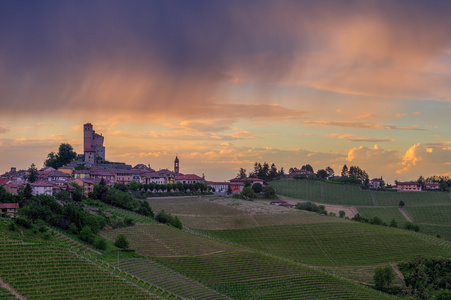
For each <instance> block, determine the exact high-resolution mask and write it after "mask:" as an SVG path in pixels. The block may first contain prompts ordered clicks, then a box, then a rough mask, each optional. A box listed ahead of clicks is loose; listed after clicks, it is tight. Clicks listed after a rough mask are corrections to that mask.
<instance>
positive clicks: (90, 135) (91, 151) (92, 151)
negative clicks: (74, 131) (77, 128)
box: [83, 123, 105, 165]
mask: <svg viewBox="0 0 451 300" xmlns="http://www.w3.org/2000/svg"><path fill="white" fill-rule="evenodd" d="M92 128H93V127H92V124H91V123H86V124H85V125H83V143H84V153H85V163H87V164H90V165H93V164H95V163H98V162H103V161H105V147H104V146H103V142H104V138H103V136H102V135H101V134H97V133H96V132H95V131H94V130H93V129H92Z"/></svg>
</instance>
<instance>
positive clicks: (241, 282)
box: [156, 252, 390, 299]
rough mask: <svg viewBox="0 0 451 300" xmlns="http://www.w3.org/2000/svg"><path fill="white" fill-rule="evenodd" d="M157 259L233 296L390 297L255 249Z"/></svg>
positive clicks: (303, 297) (270, 297)
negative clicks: (254, 250)
mask: <svg viewBox="0 0 451 300" xmlns="http://www.w3.org/2000/svg"><path fill="white" fill-rule="evenodd" d="M156 260H157V261H159V262H160V263H162V264H164V265H166V266H167V267H170V268H172V269H174V270H176V271H178V272H180V273H182V274H184V275H186V276H189V277H191V278H193V279H195V280H198V281H200V282H202V283H204V284H205V285H207V286H209V287H211V288H214V289H216V290H217V291H219V292H220V293H223V294H225V295H227V296H229V297H231V298H234V299H390V297H388V296H386V295H383V294H381V293H379V292H377V291H374V290H371V289H368V288H366V287H364V286H361V285H358V284H356V283H352V282H350V281H346V280H343V279H340V278H338V277H334V276H331V275H328V274H325V273H322V272H320V271H317V270H315V269H312V268H308V267H304V266H301V265H299V264H296V263H293V262H288V261H283V260H280V259H277V258H274V257H270V256H266V255H262V254H258V253H255V252H238V253H235V252H224V253H217V254H211V255H202V256H190V257H158V258H156Z"/></svg>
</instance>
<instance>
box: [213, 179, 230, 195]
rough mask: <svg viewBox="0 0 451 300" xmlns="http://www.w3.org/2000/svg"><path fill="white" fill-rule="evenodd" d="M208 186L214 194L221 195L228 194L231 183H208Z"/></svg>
mask: <svg viewBox="0 0 451 300" xmlns="http://www.w3.org/2000/svg"><path fill="white" fill-rule="evenodd" d="M207 185H208V187H209V188H210V189H211V191H212V192H213V193H221V192H225V193H227V192H228V190H229V186H230V183H228V182H213V181H208V182H207Z"/></svg>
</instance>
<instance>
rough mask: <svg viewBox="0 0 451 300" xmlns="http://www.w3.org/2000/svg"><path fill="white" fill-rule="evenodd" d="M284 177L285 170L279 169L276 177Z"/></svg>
mask: <svg viewBox="0 0 451 300" xmlns="http://www.w3.org/2000/svg"><path fill="white" fill-rule="evenodd" d="M284 175H285V170H284V169H283V167H282V168H280V170H279V172H277V176H278V177H283V176H284Z"/></svg>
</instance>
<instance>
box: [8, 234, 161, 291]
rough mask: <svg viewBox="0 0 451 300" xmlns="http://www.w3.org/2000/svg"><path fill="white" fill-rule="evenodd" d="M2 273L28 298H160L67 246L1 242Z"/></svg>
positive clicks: (9, 282)
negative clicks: (78, 254)
mask: <svg viewBox="0 0 451 300" xmlns="http://www.w3.org/2000/svg"><path fill="white" fill-rule="evenodd" d="M0 257H1V258H2V259H1V260H0V277H1V278H2V279H3V280H4V281H5V282H6V283H8V284H9V285H10V286H11V287H13V288H14V289H15V290H16V291H17V292H18V293H19V294H21V295H23V296H24V297H26V298H28V299H125V298H126V299H158V297H157V296H156V295H152V294H151V293H150V292H148V291H146V290H144V289H142V288H140V287H138V286H136V285H134V284H132V283H131V282H130V281H127V280H124V279H121V278H119V277H117V276H115V275H113V274H112V273H110V272H108V271H106V270H105V269H103V268H101V267H99V266H97V265H95V264H93V263H92V262H90V261H88V260H86V259H84V258H82V257H79V256H76V255H75V254H74V253H72V252H70V251H68V250H67V249H65V248H62V247H58V246H54V245H51V244H45V243H31V242H27V243H24V242H20V241H11V240H8V239H5V238H3V239H2V240H1V243H0Z"/></svg>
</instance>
